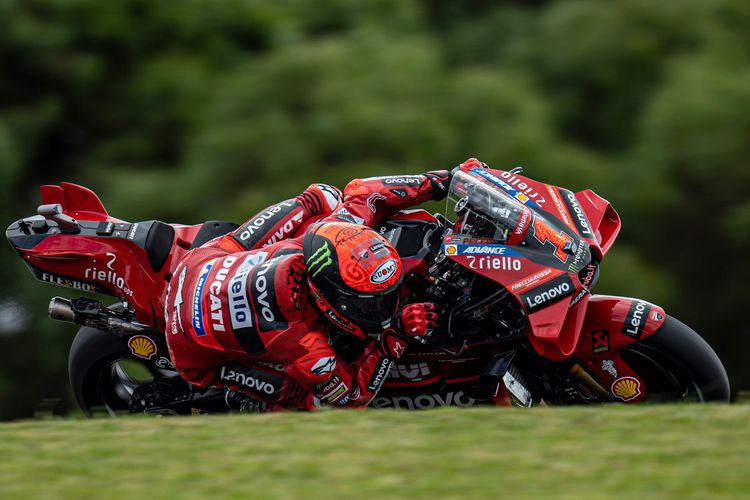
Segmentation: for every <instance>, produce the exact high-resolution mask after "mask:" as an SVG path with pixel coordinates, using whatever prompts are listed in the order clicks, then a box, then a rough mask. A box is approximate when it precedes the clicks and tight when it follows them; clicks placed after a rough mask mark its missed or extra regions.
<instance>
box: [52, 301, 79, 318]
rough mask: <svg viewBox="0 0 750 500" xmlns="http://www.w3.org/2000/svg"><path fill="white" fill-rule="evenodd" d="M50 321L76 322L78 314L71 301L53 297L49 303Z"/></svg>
mask: <svg viewBox="0 0 750 500" xmlns="http://www.w3.org/2000/svg"><path fill="white" fill-rule="evenodd" d="M47 312H48V313H49V317H50V319H54V320H57V321H65V322H67V323H75V322H76V313H75V311H74V310H73V304H71V302H70V300H68V299H64V298H62V297H53V298H52V300H50V301H49V308H48V309H47Z"/></svg>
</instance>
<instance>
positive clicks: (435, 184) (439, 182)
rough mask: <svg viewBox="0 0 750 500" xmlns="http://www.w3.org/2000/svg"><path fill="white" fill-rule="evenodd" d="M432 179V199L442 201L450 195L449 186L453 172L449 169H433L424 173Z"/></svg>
mask: <svg viewBox="0 0 750 500" xmlns="http://www.w3.org/2000/svg"><path fill="white" fill-rule="evenodd" d="M424 175H425V177H427V178H428V179H429V180H430V185H431V186H432V199H433V200H435V201H440V200H442V199H443V198H445V197H446V196H448V188H449V187H450V185H451V179H452V178H453V174H452V173H451V172H450V171H448V170H433V171H432V172H427V173H426V174H424Z"/></svg>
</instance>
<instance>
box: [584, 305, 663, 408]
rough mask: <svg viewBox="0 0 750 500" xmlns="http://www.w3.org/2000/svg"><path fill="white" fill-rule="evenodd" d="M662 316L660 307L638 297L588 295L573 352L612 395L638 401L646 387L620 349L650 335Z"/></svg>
mask: <svg viewBox="0 0 750 500" xmlns="http://www.w3.org/2000/svg"><path fill="white" fill-rule="evenodd" d="M666 316H667V315H666V313H665V312H664V309H662V308H661V307H659V306H657V305H654V304H650V303H648V302H646V301H644V300H641V299H633V298H626V297H614V296H606V295H595V296H592V297H591V298H590V299H589V301H588V311H587V314H586V319H585V321H584V322H583V325H582V327H581V335H580V338H579V340H578V345H577V346H576V349H575V352H574V356H575V358H576V359H577V360H578V361H579V362H581V364H583V365H584V366H585V367H586V369H587V370H588V372H589V373H590V374H592V375H593V376H594V377H595V378H596V379H597V381H598V382H599V384H600V385H601V386H602V387H604V388H605V389H607V390H609V391H610V392H611V393H612V394H613V395H614V396H615V397H616V398H618V399H619V400H621V401H624V402H638V401H641V400H642V399H643V398H644V397H645V396H646V394H647V393H648V387H647V386H646V384H645V383H644V381H643V380H642V379H641V378H640V377H639V376H638V374H636V373H635V371H633V370H632V369H631V367H630V366H628V364H627V363H626V362H625V361H624V360H623V358H622V357H621V356H620V353H621V351H622V349H623V348H625V347H627V346H629V345H632V344H634V343H636V342H639V341H640V340H643V339H646V338H648V337H649V336H651V335H653V334H654V333H655V332H656V331H657V330H658V329H659V328H661V326H662V325H663V324H664V320H665V319H666Z"/></svg>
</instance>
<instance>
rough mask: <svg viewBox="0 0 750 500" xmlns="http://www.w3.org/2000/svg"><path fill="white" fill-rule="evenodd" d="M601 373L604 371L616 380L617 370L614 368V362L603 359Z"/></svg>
mask: <svg viewBox="0 0 750 500" xmlns="http://www.w3.org/2000/svg"><path fill="white" fill-rule="evenodd" d="M602 371H605V372H607V373H609V374H610V375H612V376H613V377H614V378H617V368H615V362H614V361H612V360H611V359H605V360H604V361H602Z"/></svg>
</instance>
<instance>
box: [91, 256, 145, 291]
mask: <svg viewBox="0 0 750 500" xmlns="http://www.w3.org/2000/svg"><path fill="white" fill-rule="evenodd" d="M107 257H109V261H108V262H107V268H106V269H98V268H97V267H89V268H87V269H86V270H85V271H84V273H83V277H84V278H86V279H89V280H95V281H99V282H101V283H108V284H111V285H114V286H115V287H116V288H118V289H119V290H121V291H122V292H123V293H124V294H125V295H127V296H132V295H133V291H132V290H131V289H130V288H128V287H127V286H126V284H125V278H123V277H122V276H120V275H119V274H118V273H117V271H115V268H114V263H115V261H116V260H117V256H116V255H115V254H113V253H109V252H107ZM94 263H96V261H94Z"/></svg>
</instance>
